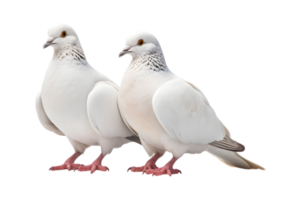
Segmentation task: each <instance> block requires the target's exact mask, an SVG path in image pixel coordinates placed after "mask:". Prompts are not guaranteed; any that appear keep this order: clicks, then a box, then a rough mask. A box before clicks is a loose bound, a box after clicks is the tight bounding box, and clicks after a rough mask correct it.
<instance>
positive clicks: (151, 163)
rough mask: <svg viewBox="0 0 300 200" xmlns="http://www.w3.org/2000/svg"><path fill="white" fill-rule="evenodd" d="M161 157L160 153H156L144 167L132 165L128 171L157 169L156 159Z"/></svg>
mask: <svg viewBox="0 0 300 200" xmlns="http://www.w3.org/2000/svg"><path fill="white" fill-rule="evenodd" d="M160 157H161V155H160V154H158V153H156V154H155V155H154V156H153V157H152V158H151V159H150V160H148V162H147V163H146V164H145V165H144V166H142V167H130V168H129V169H128V170H127V171H129V170H131V171H132V172H143V174H144V173H145V172H146V171H147V170H152V169H157V166H156V164H155V163H156V161H157V160H158V159H159V158H160Z"/></svg>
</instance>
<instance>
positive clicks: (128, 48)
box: [119, 45, 131, 57]
mask: <svg viewBox="0 0 300 200" xmlns="http://www.w3.org/2000/svg"><path fill="white" fill-rule="evenodd" d="M130 48H131V46H129V45H126V47H125V48H124V49H123V51H122V52H121V53H120V54H119V57H122V56H124V55H125V54H127V53H130V51H129V50H130Z"/></svg>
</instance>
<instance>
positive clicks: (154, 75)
mask: <svg viewBox="0 0 300 200" xmlns="http://www.w3.org/2000/svg"><path fill="white" fill-rule="evenodd" d="M145 57H147V55H145ZM137 59H145V58H143V57H139V58H137ZM137 62H139V61H138V60H133V61H132V63H131V64H130V65H129V67H128V69H127V71H126V73H125V75H124V77H123V80H122V83H121V85H122V86H121V89H120V93H119V106H120V110H121V112H122V115H123V116H124V118H125V119H126V120H127V122H128V123H129V124H130V126H132V128H133V129H134V130H135V131H136V132H137V133H138V134H139V136H140V138H141V139H142V143H143V146H144V147H145V146H146V148H145V149H146V151H147V152H148V154H149V155H153V154H154V153H156V152H164V151H165V150H167V151H169V152H174V155H176V157H181V156H182V155H183V154H184V153H201V152H203V151H205V150H206V148H207V146H208V145H205V144H204V145H201V144H200V145H195V144H184V143H182V142H179V141H178V140H176V139H174V138H172V137H171V136H170V135H169V134H168V133H167V132H166V130H165V128H164V127H163V126H162V125H161V123H160V122H159V120H158V119H157V116H156V114H155V113H154V109H153V103H152V99H153V96H154V95H155V93H156V92H157V90H158V89H159V88H160V87H161V86H163V85H164V84H166V83H167V82H169V81H171V80H181V79H180V78H179V77H177V76H176V75H175V74H173V73H172V72H171V71H170V70H169V69H168V68H167V66H165V67H164V68H163V69H164V70H158V71H154V70H153V68H155V67H154V66H152V65H151V64H149V65H148V66H147V64H146V65H139V67H134V65H135V63H137Z"/></svg>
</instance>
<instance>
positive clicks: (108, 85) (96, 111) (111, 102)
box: [87, 81, 136, 140]
mask: <svg viewBox="0 0 300 200" xmlns="http://www.w3.org/2000/svg"><path fill="white" fill-rule="evenodd" d="M87 111H88V117H89V120H90V123H91V125H92V127H93V128H94V130H95V131H96V132H97V133H98V134H100V135H102V136H105V137H123V138H127V137H129V140H136V138H132V137H131V136H134V134H133V133H132V132H131V131H130V130H129V129H128V128H127V126H126V125H125V124H124V122H123V120H122V118H121V116H120V112H119V108H118V88H117V86H115V84H113V83H112V82H109V81H101V82H98V83H97V84H96V85H95V87H94V88H93V90H92V91H91V92H90V94H89V96H88V100H87Z"/></svg>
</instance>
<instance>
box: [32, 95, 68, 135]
mask: <svg viewBox="0 0 300 200" xmlns="http://www.w3.org/2000/svg"><path fill="white" fill-rule="evenodd" d="M35 108H36V112H37V115H38V118H39V120H40V122H41V124H42V125H43V126H44V128H45V129H47V130H49V131H52V132H54V133H56V134H57V135H62V136H64V135H65V134H63V132H61V131H60V130H59V129H58V128H57V127H56V126H55V125H54V124H53V123H52V122H51V121H50V119H49V118H48V116H47V114H46V113H45V110H44V107H43V103H42V99H41V95H40V93H39V94H38V95H37V97H36V100H35Z"/></svg>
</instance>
